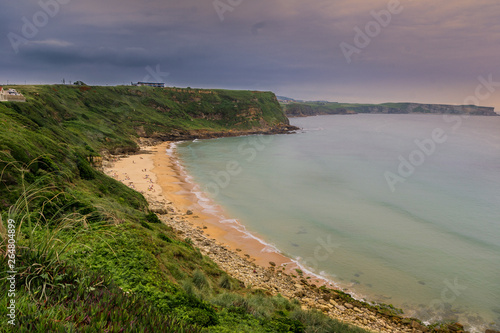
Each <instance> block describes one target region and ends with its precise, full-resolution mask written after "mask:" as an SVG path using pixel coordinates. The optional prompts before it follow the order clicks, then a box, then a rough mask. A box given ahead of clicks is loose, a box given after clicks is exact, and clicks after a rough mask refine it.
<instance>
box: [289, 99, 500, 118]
mask: <svg viewBox="0 0 500 333" xmlns="http://www.w3.org/2000/svg"><path fill="white" fill-rule="evenodd" d="M283 109H284V110H285V113H286V114H287V115H288V116H291V117H307V116H314V115H328V114H356V113H382V114H409V113H424V114H469V115H480V116H497V115H498V114H496V113H495V109H494V108H492V107H482V106H473V105H441V104H418V103H384V104H346V103H328V102H305V103H289V104H285V105H283Z"/></svg>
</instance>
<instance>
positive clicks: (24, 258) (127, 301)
mask: <svg viewBox="0 0 500 333" xmlns="http://www.w3.org/2000/svg"><path fill="white" fill-rule="evenodd" d="M16 89H18V90H19V91H21V92H22V93H23V94H24V95H25V96H26V97H27V102H26V103H0V126H1V127H0V128H1V130H0V193H1V195H0V218H1V222H0V236H1V239H0V269H1V270H2V271H3V272H6V271H7V270H8V261H7V260H5V259H6V256H5V254H6V252H7V239H8V238H7V234H6V230H7V229H6V228H7V225H6V223H7V220H8V219H9V218H12V219H14V220H15V221H16V225H17V229H16V232H17V233H16V237H17V246H18V248H17V249H18V251H17V253H16V266H17V268H18V271H19V272H18V274H17V276H16V279H17V288H16V298H15V299H16V304H17V318H16V320H17V325H16V328H15V329H14V330H12V327H10V326H9V324H8V323H7V322H6V321H5V320H3V321H1V322H0V331H2V332H4V331H5V332H7V331H16V332H106V331H107V332H122V331H123V332H158V331H162V332H308V331H311V332H312V330H311V329H312V327H315V326H314V325H316V324H314V325H313V324H308V323H303V322H301V321H300V319H296V318H295V317H293V316H295V314H294V313H296V311H299V306H298V304H297V303H296V302H290V301H287V300H284V299H283V298H279V297H278V298H276V297H274V298H273V297H269V296H266V295H263V294H259V293H258V292H257V294H256V292H255V291H253V290H251V289H246V288H244V287H243V286H242V283H241V282H240V281H238V280H235V279H234V278H232V277H230V276H228V275H227V274H226V273H225V272H223V271H222V270H221V269H220V268H219V267H218V266H217V265H216V264H215V263H214V262H213V261H211V260H210V259H209V258H208V257H205V256H203V255H202V254H201V253H200V250H199V249H197V248H195V247H193V244H192V242H191V240H189V239H181V238H179V237H178V235H177V234H175V233H174V232H173V230H172V229H171V228H170V227H168V226H166V225H164V224H162V223H161V221H159V219H158V217H157V216H156V215H155V214H154V213H152V212H150V211H149V209H148V204H147V202H146V200H145V199H144V197H143V196H142V195H141V194H140V193H137V192H136V191H134V190H131V189H129V188H128V187H126V186H125V185H123V184H121V183H120V182H117V181H115V180H113V179H111V178H110V177H107V176H106V175H104V174H103V173H101V172H100V171H98V169H96V168H95V164H93V163H96V161H98V160H99V157H100V156H101V155H102V154H103V152H104V151H108V152H116V153H121V152H133V151H135V150H137V145H136V143H135V140H136V138H137V137H139V136H148V137H162V136H164V135H170V134H171V133H172V132H176V131H177V132H184V133H185V132H189V131H200V130H203V131H229V130H234V129H252V128H262V127H266V126H270V125H276V124H280V123H287V119H286V117H285V116H284V114H283V112H282V111H281V109H280V107H279V105H278V103H277V101H276V99H275V97H274V94H272V93H260V92H246V91H224V90H216V91H213V93H210V94H206V93H204V92H206V91H200V90H192V91H181V92H177V91H172V90H168V89H154V88H148V87H140V88H138V87H71V86H20V87H16ZM7 290H8V282H7V280H6V276H5V275H2V276H0V292H1V294H0V302H2V304H7V301H8V300H9V299H8V296H7V294H8V293H7V292H6V291H7ZM223 295H226V296H223ZM227 297H229V298H231V299H234V302H230V301H228V300H227V299H226V298H227ZM6 314H7V309H6V307H4V306H2V307H0V315H1V316H3V317H4V318H6ZM322 320H324V321H325V322H330V319H328V318H327V317H326V316H322ZM343 327H344V326H343ZM350 329H351V328H350V327H348V326H345V330H344V331H345V332H350ZM344 331H342V330H340V331H339V332H344Z"/></svg>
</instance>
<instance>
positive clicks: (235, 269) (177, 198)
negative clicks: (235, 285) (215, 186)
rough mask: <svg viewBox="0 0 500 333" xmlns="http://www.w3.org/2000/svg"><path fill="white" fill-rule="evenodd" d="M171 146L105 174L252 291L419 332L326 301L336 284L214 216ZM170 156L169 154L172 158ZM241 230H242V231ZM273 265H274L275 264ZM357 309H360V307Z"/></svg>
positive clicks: (149, 150) (381, 328)
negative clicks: (328, 289)
mask: <svg viewBox="0 0 500 333" xmlns="http://www.w3.org/2000/svg"><path fill="white" fill-rule="evenodd" d="M170 147H171V143H170V142H165V143H161V144H159V145H156V146H151V147H141V151H140V153H139V154H136V155H129V156H121V157H120V158H112V160H111V161H108V162H107V163H106V164H107V166H105V168H104V172H105V173H106V174H107V175H109V176H111V177H113V178H115V179H117V180H119V181H121V182H122V183H124V184H125V185H127V186H129V187H130V188H133V189H135V190H136V191H139V192H140V193H142V194H143V195H144V197H145V198H146V200H147V201H148V203H149V205H150V209H152V210H153V211H156V212H157V213H158V215H159V217H160V219H161V220H162V221H163V222H165V223H166V224H167V225H170V226H171V227H173V228H174V230H176V231H177V233H178V234H179V235H180V237H182V238H184V237H186V238H187V237H189V238H191V239H192V240H193V243H194V245H195V246H196V247H198V248H200V250H201V252H202V253H203V254H204V255H207V256H209V257H210V258H211V259H212V260H214V261H215V262H216V263H217V265H219V267H221V268H222V269H223V270H225V271H226V272H227V273H228V274H230V275H231V276H233V277H235V278H236V279H239V280H240V281H242V282H243V283H244V284H245V286H247V287H254V288H261V289H265V290H268V291H270V292H271V293H272V294H278V293H280V294H281V295H283V296H285V297H288V298H298V299H299V300H300V302H301V304H302V307H303V308H304V309H310V308H315V309H318V310H320V311H323V312H324V313H327V314H328V315H329V316H331V317H333V318H336V319H339V320H342V321H345V322H348V323H351V324H354V325H356V326H359V327H363V328H365V329H368V330H371V331H375V332H392V333H396V332H420V331H419V330H416V329H414V328H410V327H407V325H403V324H402V323H401V322H400V320H395V321H393V320H388V319H387V318H386V317H385V316H384V315H381V314H379V313H377V312H376V311H373V309H369V308H364V307H363V306H362V304H361V303H358V302H356V301H354V300H351V301H350V302H351V303H353V304H355V305H354V306H353V305H352V304H350V303H348V301H346V300H339V299H336V300H334V299H333V298H332V299H325V297H324V294H323V293H322V292H321V290H320V289H318V288H317V287H318V286H321V285H328V286H332V287H333V284H332V283H330V281H328V280H325V279H321V278H319V277H317V276H315V275H312V274H311V275H308V274H307V272H304V274H303V276H297V275H299V274H298V273H297V271H296V270H295V269H297V268H300V267H299V266H298V265H297V264H296V263H294V262H293V261H292V260H291V259H290V258H288V257H286V256H284V255H282V254H281V253H278V252H276V249H274V248H273V247H270V246H269V245H267V244H264V243H263V242H261V241H259V240H258V239H257V237H258V235H253V236H255V237H251V236H250V235H249V234H248V233H245V232H242V231H241V230H245V229H241V228H242V227H243V226H239V228H234V227H233V226H232V225H231V224H228V223H221V221H222V220H223V217H229V216H225V214H224V211H223V209H222V208H221V207H217V208H218V209H215V210H213V209H211V210H210V212H209V211H207V210H206V209H204V207H202V206H201V205H200V204H199V199H198V197H197V196H196V195H195V193H194V192H193V190H194V189H195V184H193V183H190V182H189V181H187V179H186V176H187V175H186V174H185V173H184V171H183V170H182V167H180V166H179V163H178V159H177V157H176V155H175V153H174V152H173V151H172V149H169V148H170ZM167 151H168V153H167ZM238 229H239V230H238ZM271 262H272V264H270V263H271ZM356 306H357V307H356Z"/></svg>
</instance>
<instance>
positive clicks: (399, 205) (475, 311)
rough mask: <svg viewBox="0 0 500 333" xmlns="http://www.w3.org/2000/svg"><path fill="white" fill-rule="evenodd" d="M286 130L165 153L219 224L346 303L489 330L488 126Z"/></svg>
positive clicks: (493, 284)
mask: <svg viewBox="0 0 500 333" xmlns="http://www.w3.org/2000/svg"><path fill="white" fill-rule="evenodd" d="M292 124H293V125H296V126H299V127H301V128H303V131H301V132H300V133H298V134H293V135H277V136H251V137H238V138H223V139H216V140H200V141H195V142H184V143H182V144H179V145H178V148H177V152H178V154H179V156H180V158H181V161H182V163H183V165H184V167H185V168H186V169H187V171H188V173H189V174H190V175H191V176H192V177H193V178H194V180H195V181H196V182H197V183H198V184H200V187H201V189H202V190H204V192H205V193H206V195H207V196H208V197H210V198H211V199H212V200H214V201H215V202H216V203H217V204H220V205H222V206H223V207H224V208H225V210H226V214H227V215H228V216H230V217H232V218H235V219H237V220H238V221H239V222H240V223H241V224H243V225H245V226H246V228H247V229H248V230H249V231H251V232H253V233H254V234H256V235H258V236H259V237H260V238H262V239H263V240H264V241H266V242H268V243H270V244H273V245H274V246H275V247H276V248H278V249H279V250H280V251H281V252H282V253H284V254H286V255H287V256H289V257H291V258H294V259H297V260H298V262H299V263H300V264H302V265H304V266H305V267H307V268H308V269H310V270H311V271H313V272H315V273H317V274H321V275H322V276H324V277H327V278H329V279H331V280H333V281H335V282H336V283H337V284H338V285H339V287H341V288H345V289H346V290H348V291H349V292H351V293H353V294H355V295H356V296H357V297H359V298H364V299H366V300H368V301H379V302H384V303H389V304H393V305H394V306H396V307H400V308H403V309H404V310H405V313H407V314H409V315H414V316H417V317H419V318H421V319H423V320H432V321H435V320H460V321H461V322H463V323H467V325H469V328H470V329H472V330H479V329H483V330H484V328H485V327H490V328H496V329H499V328H500V117H498V118H496V117H469V118H460V117H458V116H455V118H452V117H451V116H448V117H445V116H436V115H352V116H318V117H310V118H299V119H292ZM415 140H418V142H419V143H418V144H417V143H416V141H415ZM402 161H403V162H402ZM400 165H402V166H400ZM398 169H400V170H398ZM388 180H389V181H388ZM391 184H392V185H391Z"/></svg>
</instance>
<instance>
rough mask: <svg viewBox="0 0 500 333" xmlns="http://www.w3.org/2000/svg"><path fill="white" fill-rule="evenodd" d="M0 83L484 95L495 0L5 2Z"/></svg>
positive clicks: (458, 98)
mask: <svg viewBox="0 0 500 333" xmlns="http://www.w3.org/2000/svg"><path fill="white" fill-rule="evenodd" d="M1 8H2V10H1V11H0V57H1V59H2V61H0V84H8V83H10V84H13V83H16V84H24V83H27V84H40V83H42V84H47V83H50V84H52V83H61V82H62V80H63V79H64V80H65V81H66V82H70V81H73V82H74V81H77V80H80V81H84V82H85V83H87V84H91V85H117V84H130V83H131V82H137V81H153V82H165V83H166V85H168V86H177V87H188V86H189V87H193V88H194V87H197V88H225V89H245V90H265V91H273V92H275V93H276V94H277V95H281V96H288V97H292V98H296V99H303V100H328V101H336V102H352V103H383V102H418V103H440V104H476V105H482V106H493V107H495V108H496V111H497V112H500V61H499V60H500V19H499V18H500V2H499V1H498V0H474V1H473V0H390V1H388V0H307V1H304V0H302V1H299V0H182V1H179V0H177V1H172V0H142V1H137V0H135V1H132V0H85V1H77V0H27V1H2V4H1Z"/></svg>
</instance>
